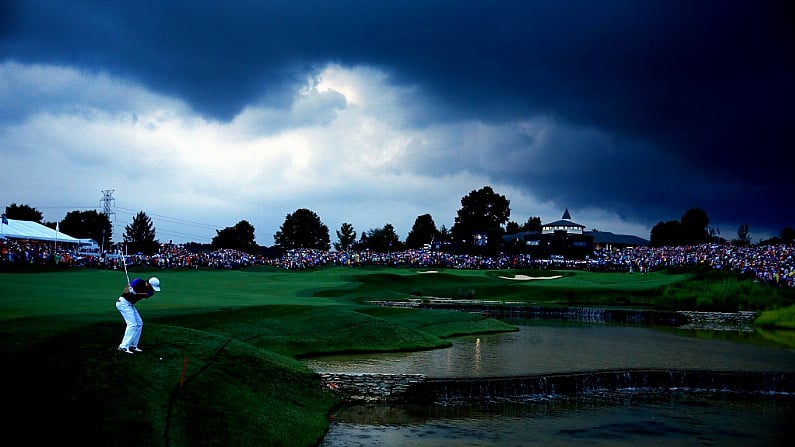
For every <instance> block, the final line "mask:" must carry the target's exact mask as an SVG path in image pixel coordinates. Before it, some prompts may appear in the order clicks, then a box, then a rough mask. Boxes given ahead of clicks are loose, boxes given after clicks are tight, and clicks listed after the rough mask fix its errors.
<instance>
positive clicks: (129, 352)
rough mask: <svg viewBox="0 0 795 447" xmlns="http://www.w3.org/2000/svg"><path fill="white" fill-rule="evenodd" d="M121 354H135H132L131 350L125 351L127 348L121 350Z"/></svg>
mask: <svg viewBox="0 0 795 447" xmlns="http://www.w3.org/2000/svg"><path fill="white" fill-rule="evenodd" d="M119 352H123V353H125V354H132V353H133V352H132V351H130V350H129V349H125V348H119Z"/></svg>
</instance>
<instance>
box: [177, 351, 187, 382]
mask: <svg viewBox="0 0 795 447" xmlns="http://www.w3.org/2000/svg"><path fill="white" fill-rule="evenodd" d="M187 370H188V356H187V355H186V356H185V361H184V362H182V377H180V378H179V387H180V388H182V384H183V383H185V372H186V371H187Z"/></svg>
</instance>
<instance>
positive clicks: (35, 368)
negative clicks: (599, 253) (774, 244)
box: [0, 267, 795, 446]
mask: <svg viewBox="0 0 795 447" xmlns="http://www.w3.org/2000/svg"><path fill="white" fill-rule="evenodd" d="M129 275H130V278H134V277H140V278H144V279H146V278H149V277H150V276H157V277H158V278H159V279H160V282H161V287H162V291H161V292H159V293H156V294H155V295H154V296H153V297H152V298H149V299H146V300H143V301H141V302H139V303H138V304H137V306H136V307H137V308H138V311H139V312H140V314H141V316H142V318H143V321H144V326H143V336H142V338H141V342H140V347H141V348H142V349H143V352H140V353H135V354H133V355H129V354H123V353H120V352H118V351H117V346H118V345H119V342H120V341H121V338H122V335H123V332H124V323H123V321H122V318H121V316H120V315H119V312H118V311H117V310H116V308H115V301H116V299H117V298H118V297H119V295H120V293H121V292H122V290H123V288H124V287H125V284H126V282H127V280H126V277H125V275H124V272H123V271H113V270H63V271H55V272H53V271H49V272H35V271H33V272H28V273H2V274H0V325H1V326H0V356H1V357H2V366H3V369H4V379H5V380H4V381H3V386H4V393H3V397H4V402H5V404H6V410H7V411H6V414H7V415H9V416H7V417H6V419H5V423H4V426H5V427H6V428H7V431H6V436H7V437H12V436H13V437H15V438H13V439H21V440H24V442H25V443H26V444H27V443H29V444H38V443H42V442H47V441H58V442H63V441H77V442H80V443H81V444H83V445H103V446H107V445H115V446H127V445H129V446H133V445H135V446H150V445H151V446H195V445H236V446H246V445H271V446H276V445H296V446H313V445H316V444H317V442H318V441H319V440H320V439H321V438H322V436H323V434H324V433H325V430H326V429H327V427H328V415H329V414H330V411H331V410H332V409H333V408H334V406H335V405H336V404H337V401H336V397H335V395H334V394H333V393H332V392H331V391H329V390H327V389H325V388H324V387H323V386H322V384H321V382H320V379H319V377H318V376H317V375H316V374H315V373H314V372H313V371H311V370H309V369H308V368H307V367H305V366H304V364H303V363H302V362H301V360H300V359H301V358H302V357H306V356H310V355H314V354H326V353H346V352H377V351H394V350H419V349H432V348H438V347H444V346H449V345H450V341H449V339H448V337H450V336H452V335H458V334H467V333H488V332H497V331H511V330H515V329H516V328H515V327H513V326H511V325H509V324H506V323H504V322H501V321H499V320H496V319H493V318H488V317H485V316H481V315H477V314H471V313H465V312H455V311H443V310H430V309H416V308H404V307H381V306H377V305H375V304H372V303H371V301H378V300H399V301H407V300H409V299H412V300H415V301H416V300H424V299H431V298H433V297H443V298H451V299H462V300H463V299H465V300H488V301H495V302H517V301H518V302H527V303H534V304H544V305H556V304H557V305H571V304H577V305H623V306H640V307H645V308H661V307H662V308H666V307H670V308H691V309H696V308H732V307H733V308H735V309H736V308H744V309H752V308H757V309H773V308H783V307H785V306H788V305H791V304H792V303H793V302H795V301H793V299H792V295H791V294H788V293H785V292H786V291H779V290H775V289H771V288H770V287H767V286H763V285H760V284H754V283H753V282H750V281H742V280H738V279H731V278H730V277H722V278H719V279H714V278H707V279H706V280H702V279H699V278H697V277H694V274H692V273H689V274H668V273H661V272H653V273H650V274H645V275H640V274H635V275H631V274H620V273H592V272H573V271H561V272H553V271H486V270H471V271H470V270H439V271H436V270H433V271H431V270H414V269H408V268H404V269H397V268H389V267H362V268H352V267H325V268H319V269H314V270H306V271H286V270H277V269H273V268H265V267H256V268H250V269H248V270H243V271H230V270H187V271H177V270H130V272H129ZM705 296H707V298H704V297H705ZM790 318H791V317H790Z"/></svg>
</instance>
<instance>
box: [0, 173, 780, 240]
mask: <svg viewBox="0 0 795 447" xmlns="http://www.w3.org/2000/svg"><path fill="white" fill-rule="evenodd" d="M5 215H6V217H8V218H9V219H18V220H29V221H34V222H38V223H41V224H43V225H46V226H48V227H50V228H56V226H57V225H60V231H62V232H64V233H66V234H69V235H71V236H73V237H76V238H79V239H92V240H94V241H96V242H97V243H98V244H100V245H101V246H103V247H108V248H111V247H112V240H113V225H112V224H111V222H110V218H109V217H108V216H107V215H106V214H104V213H98V212H97V211H95V210H90V211H70V212H68V213H67V214H66V216H65V217H64V219H63V220H61V221H60V222H57V223H56V222H42V218H43V215H42V213H41V212H40V211H38V210H36V209H35V208H33V207H30V206H29V205H26V204H21V205H17V204H16V203H13V204H11V205H9V206H7V207H6V212H5ZM510 215H511V208H510V200H508V199H507V198H506V197H505V196H503V195H501V194H498V193H496V192H494V190H493V189H492V188H491V187H490V186H484V187H482V188H481V189H478V190H472V191H471V192H470V193H469V194H467V195H466V196H464V197H463V198H461V208H459V209H458V211H457V213H456V217H455V222H454V224H453V226H452V228H450V229H448V228H446V227H445V226H444V225H442V226H441V227H440V228H437V226H436V223H435V222H434V220H433V217H432V216H431V215H430V214H423V215H420V216H417V218H416V219H415V221H414V225H413V226H412V227H411V230H410V231H409V233H408V235H407V236H406V240H405V241H401V240H400V237H399V236H398V235H397V233H396V232H395V228H394V227H393V226H392V224H390V223H386V224H385V225H384V226H383V227H381V228H371V229H369V230H367V231H362V232H361V233H358V234H357V231H356V230H355V229H354V226H353V225H352V224H350V223H348V222H344V223H342V225H341V226H340V228H339V229H338V230H336V236H337V242H334V243H333V247H334V249H335V250H337V251H347V250H357V251H363V250H372V251H375V252H382V253H385V252H389V251H398V250H404V249H414V248H422V247H427V246H429V245H434V246H437V247H444V248H445V249H450V250H455V251H462V250H464V251H481V252H483V253H496V252H499V251H500V250H501V249H502V236H504V235H511V234H517V233H519V232H540V231H541V218H540V217H538V216H534V217H530V218H529V219H528V220H527V221H526V222H524V223H522V224H520V223H518V222H514V221H511V220H510ZM709 223H710V222H709V216H708V215H707V212H706V211H705V210H703V209H701V208H691V209H688V210H687V211H686V212H685V213H684V214H683V215H682V217H681V219H679V220H667V221H660V222H659V223H657V224H656V225H655V226H654V227H653V228H652V229H651V232H650V238H649V244H650V245H651V246H655V247H662V246H681V245H697V244H702V243H707V242H720V243H726V242H731V243H733V244H736V245H750V243H751V239H750V229H749V227H748V225H747V224H742V225H740V226H739V228H738V229H737V237H736V238H734V239H732V240H731V241H727V240H726V239H724V238H722V237H721V236H720V232H719V230H716V229H714V228H713V227H710V225H709ZM475 236H477V237H481V238H482V240H478V241H476V240H473V237H475ZM273 239H274V242H275V244H274V247H270V248H268V247H260V246H259V245H258V244H257V243H256V241H255V228H254V226H253V225H251V224H250V223H249V222H248V221H246V220H241V221H240V222H238V223H237V224H236V225H234V226H232V227H227V228H223V229H220V230H216V235H215V236H214V237H213V238H212V242H211V243H210V244H209V246H206V245H204V244H197V243H189V244H186V246H188V247H190V248H192V249H193V250H194V251H200V250H203V249H211V250H217V249H235V250H240V251H243V252H246V253H250V254H257V253H261V252H263V250H269V251H274V250H275V251H284V250H289V249H295V248H312V249H318V250H330V249H331V247H332V243H331V239H330V235H329V229H328V226H326V225H325V224H324V223H323V221H322V220H321V219H320V216H318V215H317V214H316V213H315V212H314V211H312V210H309V209H306V208H299V209H297V210H295V211H294V212H293V213H289V214H287V215H286V216H285V218H284V223H283V224H282V225H281V226H280V227H279V230H278V231H277V232H276V233H275V234H274V235H273ZM794 239H795V230H793V228H791V227H786V228H784V229H783V230H782V231H781V235H780V236H775V237H773V238H771V239H768V240H765V241H760V242H759V244H760V245H776V244H792V243H793V240H794ZM123 240H124V244H125V246H126V249H127V251H128V252H133V253H137V252H141V253H145V254H154V253H156V252H157V251H158V249H159V247H160V246H161V243H160V242H159V241H158V240H157V239H156V230H155V228H154V225H153V223H152V219H151V218H149V216H148V215H147V214H146V213H145V212H144V211H139V212H138V213H137V214H136V215H135V217H134V218H133V220H132V222H131V223H130V224H129V225H127V226H125V231H124V234H123ZM481 242H482V243H481Z"/></svg>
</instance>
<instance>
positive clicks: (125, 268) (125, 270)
mask: <svg viewBox="0 0 795 447" xmlns="http://www.w3.org/2000/svg"><path fill="white" fill-rule="evenodd" d="M121 263H122V265H123V266H124V276H126V277H127V285H129V284H130V275H129V274H128V273H127V260H126V259H124V252H122V254H121Z"/></svg>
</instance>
